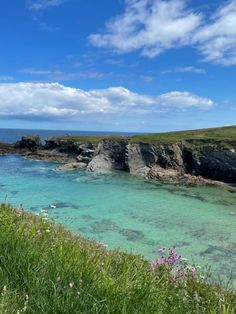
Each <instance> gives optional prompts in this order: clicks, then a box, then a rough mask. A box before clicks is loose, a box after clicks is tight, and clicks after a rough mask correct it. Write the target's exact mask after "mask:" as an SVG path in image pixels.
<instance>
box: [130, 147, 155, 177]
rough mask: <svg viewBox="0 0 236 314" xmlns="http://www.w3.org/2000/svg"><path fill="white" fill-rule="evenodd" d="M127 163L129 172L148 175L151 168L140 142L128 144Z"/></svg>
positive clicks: (142, 175)
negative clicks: (144, 156)
mask: <svg viewBox="0 0 236 314" xmlns="http://www.w3.org/2000/svg"><path fill="white" fill-rule="evenodd" d="M126 163H127V165H128V169H129V172H130V173H131V174H133V175H136V176H141V177H147V175H148V173H149V171H150V168H149V167H148V166H147V161H146V160H145V159H144V158H143V154H142V152H141V147H140V145H139V144H128V145H127V150H126Z"/></svg>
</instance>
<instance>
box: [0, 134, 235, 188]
mask: <svg viewBox="0 0 236 314" xmlns="http://www.w3.org/2000/svg"><path fill="white" fill-rule="evenodd" d="M12 152H16V153H20V154H23V155H25V156H27V157H28V158H33V159H41V160H46V161H56V162H60V163H63V165H61V166H59V167H58V168H57V169H58V170H73V169H86V170H87V171H94V172H110V171H114V170H115V171H126V172H129V173H130V174H132V175H136V176H141V177H145V178H148V179H153V180H159V181H162V182H172V183H178V182H187V183H194V184H195V183H199V182H204V183H207V184H208V183H210V181H209V180H218V181H223V182H228V183H234V184H235V183H236V141H235V142H232V141H231V142H229V141H216V140H194V141H190V140H189V141H179V142H175V143H164V144H163V143H155V144H154V143H141V142H140V143H133V142H132V141H130V140H128V139H127V138H117V139H116V138H114V139H103V140H101V141H100V142H99V143H91V142H90V141H89V140H88V139H87V141H86V142H85V141H76V140H74V139H71V138H69V139H66V138H56V137H51V138H49V139H47V140H46V143H45V145H41V144H40V140H39V137H37V136H28V137H22V139H21V141H19V142H17V143H16V144H15V145H10V144H0V154H7V153H12Z"/></svg>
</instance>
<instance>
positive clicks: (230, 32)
mask: <svg viewBox="0 0 236 314" xmlns="http://www.w3.org/2000/svg"><path fill="white" fill-rule="evenodd" d="M194 42H195V43H196V45H197V47H198V49H199V51H200V52H201V54H202V55H203V56H204V59H205V61H209V62H212V63H218V64H221V65H233V64H236V0H233V1H230V2H227V3H226V4H225V5H224V6H222V7H221V8H219V9H218V11H217V12H216V14H215V15H214V16H213V17H212V18H211V21H210V23H209V24H207V25H205V26H204V27H202V28H201V29H200V30H199V31H198V32H197V33H196V34H195V36H194Z"/></svg>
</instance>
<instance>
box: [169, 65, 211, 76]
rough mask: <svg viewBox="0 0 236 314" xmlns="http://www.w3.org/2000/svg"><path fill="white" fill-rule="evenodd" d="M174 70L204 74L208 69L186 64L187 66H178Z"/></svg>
mask: <svg viewBox="0 0 236 314" xmlns="http://www.w3.org/2000/svg"><path fill="white" fill-rule="evenodd" d="M174 72H180V73H195V74H204V73H206V70H204V69H201V68H197V67H195V66H186V67H177V68H175V69H174Z"/></svg>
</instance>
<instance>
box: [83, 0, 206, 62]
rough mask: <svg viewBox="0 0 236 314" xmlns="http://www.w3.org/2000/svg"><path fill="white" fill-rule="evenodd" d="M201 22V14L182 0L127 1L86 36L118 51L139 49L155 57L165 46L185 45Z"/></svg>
mask: <svg viewBox="0 0 236 314" xmlns="http://www.w3.org/2000/svg"><path fill="white" fill-rule="evenodd" d="M200 23H201V15H199V14H194V13H193V12H191V11H190V10H188V9H186V5H185V1H183V0H169V1H164V0H127V1H126V9H125V12H124V14H122V15H120V16H117V17H115V18H113V19H111V20H110V21H109V22H108V23H107V25H106V29H105V32H104V33H102V34H92V35H90V37H89V39H90V41H91V43H92V44H93V45H95V46H98V47H106V48H113V49H115V50H116V51H118V52H129V51H133V50H138V49H140V50H141V52H142V54H143V55H145V56H148V57H155V56H157V55H159V54H160V53H161V52H163V51H164V50H166V49H169V48H173V47H180V46H184V45H186V44H187V43H188V42H189V41H190V39H191V36H192V34H193V32H194V30H195V29H196V28H197V27H198V26H199V25H200Z"/></svg>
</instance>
